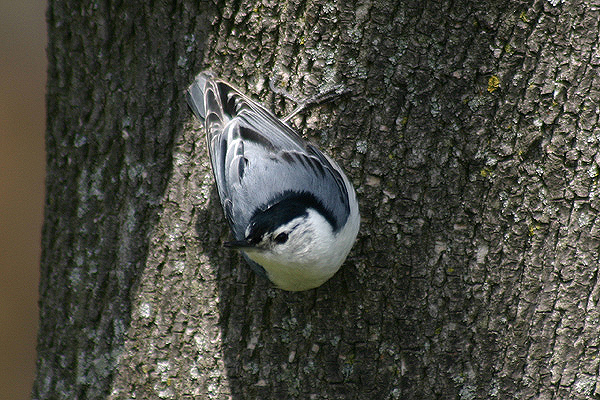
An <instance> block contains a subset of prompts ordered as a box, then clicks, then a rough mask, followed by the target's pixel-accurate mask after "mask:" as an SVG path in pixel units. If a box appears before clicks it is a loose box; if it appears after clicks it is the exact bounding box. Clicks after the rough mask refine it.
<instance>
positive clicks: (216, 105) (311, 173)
mask: <svg viewBox="0 0 600 400" xmlns="http://www.w3.org/2000/svg"><path fill="white" fill-rule="evenodd" d="M187 101H188V103H189V105H190V107H191V109H192V111H193V112H194V114H195V115H196V117H198V119H200V120H201V121H203V122H204V125H205V129H206V139H207V145H208V151H209V155H210V161H211V165H212V170H213V174H214V177H215V181H216V184H217V191H218V193H219V198H220V201H221V205H222V206H223V210H224V212H225V216H226V218H227V221H228V222H229V225H230V227H231V229H232V231H233V236H234V238H235V240H234V241H232V242H228V243H226V245H228V246H230V247H235V248H238V249H239V250H241V251H242V253H243V254H244V256H245V258H246V259H247V260H248V261H249V263H250V264H251V266H252V267H253V268H254V269H255V270H257V272H260V273H263V274H265V275H266V276H267V277H268V278H269V279H270V280H271V281H272V282H273V283H274V284H275V285H277V286H278V287H280V288H282V289H285V290H292V291H296V290H307V289H311V288H314V287H317V286H320V285H321V284H323V283H324V282H325V281H327V280H328V279H329V278H330V277H331V276H333V274H334V273H335V272H336V271H337V270H338V269H339V267H340V266H341V264H342V263H343V262H344V260H345V258H346V256H347V255H348V252H349V251H350V249H351V248H352V245H353V244H354V241H355V239H356V235H357V234H358V229H359V225H360V216H359V211H358V203H357V200H356V194H355V192H354V188H353V187H352V184H351V183H350V181H349V180H348V178H347V177H346V175H345V174H344V172H343V171H342V170H341V168H340V167H339V166H338V165H337V164H336V163H335V161H333V160H332V159H330V158H329V157H327V156H326V155H324V154H323V153H321V151H319V150H318V149H317V148H316V147H314V146H313V145H312V144H310V143H307V142H306V141H305V140H304V139H302V138H301V137H300V136H299V135H298V134H296V132H294V130H293V129H292V128H291V127H290V126H289V125H287V124H286V123H285V122H283V121H282V120H280V119H279V118H277V117H276V116H275V115H274V114H273V113H272V112H271V111H269V110H267V109H266V108H264V107H263V106H262V105H260V104H258V103H257V102H255V101H253V100H251V99H250V98H248V97H246V96H245V95H243V94H242V93H241V92H240V91H238V90H237V89H235V88H233V87H232V86H231V85H230V84H228V83H226V82H224V81H222V80H220V79H217V78H215V77H214V76H213V75H212V74H211V73H210V72H202V73H200V74H199V75H198V76H197V77H196V79H195V81H194V82H193V83H192V84H191V85H190V87H189V88H188V90H187Z"/></svg>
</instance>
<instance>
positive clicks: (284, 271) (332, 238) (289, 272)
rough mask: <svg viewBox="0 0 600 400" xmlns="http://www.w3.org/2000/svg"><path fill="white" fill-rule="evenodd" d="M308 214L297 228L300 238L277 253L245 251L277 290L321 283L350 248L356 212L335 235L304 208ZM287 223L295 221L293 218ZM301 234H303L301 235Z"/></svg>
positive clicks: (332, 272) (333, 271) (344, 257)
mask: <svg viewBox="0 0 600 400" xmlns="http://www.w3.org/2000/svg"><path fill="white" fill-rule="evenodd" d="M307 212H308V217H303V220H304V222H303V223H302V224H301V225H299V226H298V227H297V228H296V229H299V230H300V232H296V234H300V237H301V239H300V240H297V241H295V242H294V241H292V240H290V243H289V244H288V245H287V246H286V247H283V248H282V249H281V250H282V251H281V252H277V251H271V250H258V249H257V250H247V251H246V254H247V255H248V257H250V258H251V259H252V260H253V261H255V262H257V263H258V264H260V265H261V266H262V267H263V268H264V269H265V270H266V272H267V274H268V276H269V279H270V280H271V281H272V282H273V283H274V284H275V285H276V286H277V287H279V288H280V289H284V290H289V291H300V290H308V289H312V288H315V287H318V286H321V285H322V284H323V283H324V282H325V281H327V280H328V279H329V278H331V277H332V276H333V275H334V274H335V273H336V272H337V271H338V269H339V268H340V266H341V265H342V263H343V262H344V260H345V259H346V256H347V255H348V252H349V251H350V249H351V248H352V245H353V243H354V239H355V238H356V234H357V232H358V223H359V219H358V212H357V213H356V214H355V215H351V216H350V219H349V220H348V222H347V223H346V226H345V227H344V229H342V230H341V231H340V232H337V233H336V234H334V233H333V231H332V229H331V225H330V224H329V222H327V220H326V219H325V218H323V216H322V215H321V214H320V213H319V212H317V211H315V210H313V209H308V210H307ZM289 224H290V225H293V224H296V225H297V224H298V221H297V220H294V221H291V222H290V223H289ZM303 233H305V235H302V234H303Z"/></svg>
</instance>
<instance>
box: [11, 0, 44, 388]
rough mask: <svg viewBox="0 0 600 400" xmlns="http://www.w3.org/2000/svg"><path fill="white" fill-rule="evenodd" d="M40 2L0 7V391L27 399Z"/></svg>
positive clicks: (39, 208)
mask: <svg viewBox="0 0 600 400" xmlns="http://www.w3.org/2000/svg"><path fill="white" fill-rule="evenodd" d="M45 10H46V2H45V1H41V0H25V1H2V2H0V77H1V79H0V391H1V393H2V395H1V397H2V398H5V399H28V398H30V393H31V385H32V383H33V376H34V367H35V341H36V333H37V324H38V315H37V300H38V290H37V288H38V280H39V259H40V231H41V226H42V215H43V204H44V165H45V160H44V157H45V156H44V129H45V105H44V104H45V101H44V93H45V85H46V53H45V48H46V23H45Z"/></svg>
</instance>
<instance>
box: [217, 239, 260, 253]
mask: <svg viewBox="0 0 600 400" xmlns="http://www.w3.org/2000/svg"><path fill="white" fill-rule="evenodd" d="M223 245H224V246H225V247H229V248H231V249H236V250H244V249H248V248H251V247H254V246H252V245H251V244H250V242H248V241H247V240H246V239H244V240H232V241H230V242H225V243H223Z"/></svg>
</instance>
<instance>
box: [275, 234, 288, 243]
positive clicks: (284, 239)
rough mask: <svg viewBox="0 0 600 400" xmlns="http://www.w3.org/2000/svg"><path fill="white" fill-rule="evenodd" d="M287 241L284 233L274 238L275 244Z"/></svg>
mask: <svg viewBox="0 0 600 400" xmlns="http://www.w3.org/2000/svg"><path fill="white" fill-rule="evenodd" d="M287 240H288V234H287V233H285V232H282V233H280V234H279V235H277V236H275V243H279V244H282V243H285V242H287Z"/></svg>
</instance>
